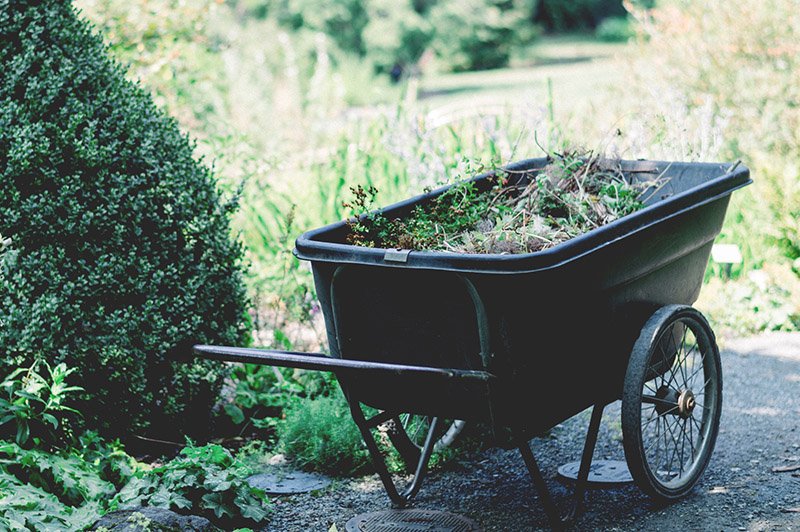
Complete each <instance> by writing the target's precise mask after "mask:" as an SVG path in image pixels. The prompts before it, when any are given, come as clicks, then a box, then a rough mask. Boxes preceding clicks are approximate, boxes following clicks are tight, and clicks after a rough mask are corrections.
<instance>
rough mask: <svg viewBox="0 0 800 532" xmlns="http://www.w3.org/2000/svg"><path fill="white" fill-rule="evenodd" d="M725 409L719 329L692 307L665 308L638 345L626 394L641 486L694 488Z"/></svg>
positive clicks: (626, 424)
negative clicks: (713, 327)
mask: <svg viewBox="0 0 800 532" xmlns="http://www.w3.org/2000/svg"><path fill="white" fill-rule="evenodd" d="M721 411H722V367H721V364H720V357H719V350H718V348H717V344H716V340H715V339H714V332H713V331H712V330H711V327H710V326H709V325H708V322H707V321H706V319H705V318H704V317H703V315H702V314H701V313H700V312H698V311H697V310H695V309H694V308H692V307H687V306H679V305H670V306H666V307H662V308H661V309H659V310H658V311H657V312H656V313H655V314H653V316H651V318H650V319H649V320H648V321H647V323H646V324H645V326H644V328H643V329H642V332H641V334H640V336H639V338H638V340H636V343H635V344H634V347H633V352H632V353H631V358H630V361H629V362H628V370H627V373H626V374H625V383H624V388H623V394H622V435H623V446H624V448H625V458H626V459H627V462H628V468H629V469H630V471H631V475H632V476H633V479H634V480H635V481H636V483H637V484H638V485H639V487H640V488H641V489H642V491H644V492H645V493H647V494H649V495H651V496H653V497H656V498H661V499H669V500H671V499H677V498H679V497H682V496H683V495H685V494H686V493H688V492H689V491H690V490H691V489H692V488H693V487H694V486H695V484H696V483H697V481H698V480H699V479H700V477H701V475H702V474H703V471H704V470H705V468H706V465H708V461H709V459H710V457H711V452H712V451H713V450H714V444H715V442H716V439H717V431H718V429H719V418H720V413H721Z"/></svg>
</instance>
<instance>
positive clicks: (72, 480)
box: [0, 364, 269, 530]
mask: <svg viewBox="0 0 800 532" xmlns="http://www.w3.org/2000/svg"><path fill="white" fill-rule="evenodd" d="M42 366H43V367H42ZM73 373H74V372H73V371H72V370H71V369H69V368H67V367H65V366H63V365H59V366H57V367H56V368H49V367H47V366H46V365H38V364H37V365H34V366H32V367H30V368H20V369H17V370H15V371H13V372H12V373H11V374H9V375H8V376H6V378H5V379H4V380H3V383H2V388H3V392H4V393H5V394H7V396H3V397H2V399H0V422H1V423H0V427H2V428H3V431H2V433H0V528H1V529H3V530H83V529H85V528H88V527H90V526H91V525H92V524H94V523H95V522H96V521H97V520H98V519H99V518H100V517H101V516H102V515H104V514H105V513H107V512H110V511H114V510H117V509H129V508H138V507H140V506H142V505H145V504H146V505H148V506H156V507H161V508H168V509H172V510H173V511H177V512H184V513H192V514H195V515H199V514H203V515H205V516H206V517H207V518H209V520H211V521H212V522H213V523H216V524H217V525H219V526H223V527H225V528H227V529H230V528H232V527H233V526H234V525H236V526H238V525H253V526H254V525H257V524H261V523H264V522H265V521H266V520H267V519H268V516H269V501H268V499H267V498H266V496H265V495H264V492H263V491H261V490H259V489H256V488H252V487H251V486H250V485H249V484H248V483H247V480H246V479H247V477H248V476H249V475H250V474H252V473H253V470H252V469H251V467H250V466H249V465H248V463H247V462H246V461H245V460H244V459H243V458H242V457H240V456H234V455H232V454H231V453H230V452H229V451H227V450H226V449H224V448H222V447H221V446H219V445H214V444H208V445H203V446H200V445H194V444H192V443H191V442H188V443H187V444H186V446H185V447H184V448H183V449H182V450H181V451H180V453H179V454H178V455H177V457H174V458H172V459H168V460H166V461H164V462H163V463H160V464H157V465H156V466H155V467H154V466H151V465H147V464H144V463H141V462H138V461H137V460H135V459H134V458H132V457H131V456H130V455H128V454H127V453H126V452H125V450H124V448H123V446H122V444H121V443H120V442H119V441H118V440H115V441H108V440H105V439H103V438H102V437H100V436H99V435H98V434H97V433H96V432H94V431H86V432H84V433H82V434H81V435H80V436H75V434H74V433H73V432H72V430H71V427H69V426H68V425H67V424H65V423H64V422H63V414H64V413H70V414H75V415H78V416H80V412H77V411H76V410H75V409H73V408H72V406H71V405H72V404H73V400H74V399H75V396H76V394H77V392H79V391H80V390H81V388H79V387H77V386H70V385H68V384H67V382H66V380H67V377H70V380H71V381H72V380H74V379H75V377H74V375H73ZM48 405H50V406H51V407H50V408H48V407H47V406H48ZM53 405H57V407H55V406H53ZM56 416H58V417H56ZM41 426H47V428H48V429H49V430H46V431H43V430H41V429H42V427H41ZM12 438H13V440H12Z"/></svg>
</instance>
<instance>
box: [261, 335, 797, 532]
mask: <svg viewBox="0 0 800 532" xmlns="http://www.w3.org/2000/svg"><path fill="white" fill-rule="evenodd" d="M722 367H723V372H724V380H723V382H724V394H723V403H724V404H723V413H722V420H721V424H720V434H719V438H718V440H717V446H716V450H715V452H714V455H713V456H712V458H711V463H710V465H709V466H708V469H707V470H706V473H705V475H704V476H703V478H702V479H701V481H700V483H699V485H698V486H697V487H696V488H695V490H694V491H693V492H692V493H690V494H689V495H688V496H687V497H685V498H684V499H682V500H680V501H679V502H677V503H674V504H671V505H668V506H663V505H661V506H660V505H657V504H655V503H654V502H652V501H651V500H650V499H649V498H648V497H647V496H645V495H644V494H643V493H642V492H641V491H639V489H638V488H637V487H636V486H634V485H633V484H628V485H623V486H619V487H615V488H610V489H593V490H591V491H590V492H589V493H588V495H587V508H588V511H587V512H586V513H585V514H584V515H583V516H582V517H581V518H579V519H578V520H577V522H576V523H575V524H574V526H573V529H574V530H624V531H627V530H746V531H750V530H800V469H794V466H800V334H788V333H785V334H770V335H762V336H758V337H754V338H747V339H740V340H731V341H728V342H726V343H725V344H724V345H723V346H722ZM588 422H589V412H588V411H587V412H583V413H582V414H579V415H578V416H575V417H574V418H572V419H570V420H568V421H566V422H564V423H563V424H562V425H559V426H558V427H556V428H555V429H554V430H553V431H552V433H551V435H550V437H549V438H536V439H534V440H532V442H531V443H532V446H533V449H534V452H535V454H536V457H537V459H538V460H539V463H540V467H541V468H542V470H543V472H544V474H545V477H546V479H547V483H548V485H549V486H550V489H551V490H552V493H553V495H554V497H555V499H556V501H557V502H558V504H559V506H560V507H561V508H562V510H563V511H566V509H567V507H568V503H569V496H570V493H571V486H570V485H569V484H567V483H565V482H563V481H561V480H560V479H559V477H558V476H557V473H556V470H557V467H558V466H559V465H561V464H563V463H566V462H570V461H574V460H578V459H579V458H580V452H581V448H582V444H583V437H584V434H585V431H586V427H587V425H588ZM620 438H621V429H620V422H619V404H618V403H616V404H612V405H610V406H609V407H608V408H607V409H606V413H605V415H604V417H603V424H602V429H601V433H600V439H599V441H598V447H597V450H596V452H595V458H596V459H598V458H606V459H624V455H623V451H622V445H621V441H620ZM776 468H777V469H778V470H777V471H776ZM792 469H794V470H792ZM781 470H787V471H781ZM389 507H390V505H389V500H388V498H387V497H386V495H385V493H384V492H383V489H382V487H381V485H380V482H379V481H378V479H377V476H374V475H373V476H368V477H364V478H361V479H352V480H344V481H336V482H334V483H333V484H332V485H331V487H329V488H327V489H325V490H322V491H320V492H316V493H313V494H306V495H298V496H293V497H288V498H279V499H277V500H276V501H275V511H274V515H273V519H272V521H271V523H270V525H269V526H268V527H267V528H266V529H265V530H268V531H286V532H290V531H312V530H313V531H316V530H320V531H327V530H329V528H330V527H331V525H333V524H336V527H337V529H338V530H339V531H340V532H341V531H344V530H345V524H346V522H347V521H348V520H349V519H350V518H351V517H353V516H355V515H356V514H360V513H364V512H371V511H376V510H382V509H387V508H389ZM415 507H416V508H422V509H431V510H443V511H448V512H452V513H455V514H460V515H463V516H465V517H468V518H470V519H472V520H474V521H475V522H477V523H478V524H479V525H480V526H481V527H482V528H483V529H484V530H486V531H524V530H540V529H547V520H546V518H545V515H544V512H543V511H542V508H541V506H540V505H539V502H538V499H537V496H536V493H535V490H534V489H533V485H532V483H531V481H530V478H529V477H528V474H527V471H526V469H525V466H524V464H523V462H522V459H521V458H520V456H519V452H518V451H514V450H512V451H505V450H501V449H488V450H485V451H480V452H474V453H467V454H466V455H465V456H463V457H462V458H460V459H459V460H457V461H454V462H451V463H450V464H448V465H447V466H445V467H443V468H442V469H440V470H437V471H433V472H432V473H431V475H430V476H429V478H428V479H427V480H426V482H425V484H424V485H423V487H422V490H421V491H420V493H419V495H418V496H417V499H416V503H415Z"/></svg>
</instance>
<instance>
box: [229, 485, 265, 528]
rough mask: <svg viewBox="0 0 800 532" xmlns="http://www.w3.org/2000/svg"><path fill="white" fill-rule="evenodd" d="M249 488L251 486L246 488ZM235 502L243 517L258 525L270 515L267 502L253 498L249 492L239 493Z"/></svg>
mask: <svg viewBox="0 0 800 532" xmlns="http://www.w3.org/2000/svg"><path fill="white" fill-rule="evenodd" d="M248 487H249V486H247V487H246V488H248ZM246 488H245V489H246ZM233 502H234V503H235V504H236V506H238V507H239V511H240V512H241V514H242V517H245V518H246V519H251V520H253V521H255V522H256V523H259V522H261V521H264V520H265V519H266V518H267V516H268V515H269V509H268V507H267V506H266V503H265V501H264V500H259V499H257V498H256V497H253V496H252V495H251V494H250V493H248V492H247V491H245V492H242V490H240V491H239V493H237V494H236V498H235V499H234V501H233Z"/></svg>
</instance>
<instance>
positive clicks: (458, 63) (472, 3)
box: [430, 0, 536, 71]
mask: <svg viewBox="0 0 800 532" xmlns="http://www.w3.org/2000/svg"><path fill="white" fill-rule="evenodd" d="M527 7H528V6H527V2H523V1H519V0H518V1H516V2H515V1H507V0H461V1H459V2H441V3H437V4H436V5H435V6H434V7H433V8H431V11H430V20H431V25H432V26H433V27H434V28H436V29H435V34H434V37H433V41H432V44H431V46H432V47H433V49H434V50H435V51H436V54H437V56H438V57H439V58H440V59H441V60H442V62H443V63H444V64H446V65H447V66H448V67H449V68H450V69H451V70H455V71H463V70H482V69H488V68H498V67H503V66H506V65H507V64H508V60H509V57H510V55H511V50H512V48H513V47H514V45H516V44H519V43H521V42H525V41H529V40H531V39H532V38H533V37H534V36H535V34H536V33H535V26H534V25H533V24H532V23H531V22H530V21H529V20H528V16H529V12H528V8H527Z"/></svg>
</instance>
